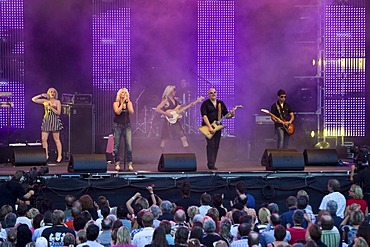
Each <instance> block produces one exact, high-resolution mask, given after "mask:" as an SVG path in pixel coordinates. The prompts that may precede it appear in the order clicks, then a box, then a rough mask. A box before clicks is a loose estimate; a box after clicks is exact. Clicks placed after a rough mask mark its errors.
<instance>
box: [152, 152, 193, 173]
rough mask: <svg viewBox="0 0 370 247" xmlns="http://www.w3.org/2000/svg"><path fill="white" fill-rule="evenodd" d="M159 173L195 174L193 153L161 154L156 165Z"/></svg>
mask: <svg viewBox="0 0 370 247" xmlns="http://www.w3.org/2000/svg"><path fill="white" fill-rule="evenodd" d="M158 171H160V172H195V171H197V160H196V158H195V154H194V153H174V154H162V155H161V158H160V159H159V163H158Z"/></svg>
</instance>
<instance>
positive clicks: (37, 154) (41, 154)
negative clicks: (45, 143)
mask: <svg viewBox="0 0 370 247" xmlns="http://www.w3.org/2000/svg"><path fill="white" fill-rule="evenodd" d="M12 164H13V166H46V154H45V149H43V148H42V147H14V148H13V158H12Z"/></svg>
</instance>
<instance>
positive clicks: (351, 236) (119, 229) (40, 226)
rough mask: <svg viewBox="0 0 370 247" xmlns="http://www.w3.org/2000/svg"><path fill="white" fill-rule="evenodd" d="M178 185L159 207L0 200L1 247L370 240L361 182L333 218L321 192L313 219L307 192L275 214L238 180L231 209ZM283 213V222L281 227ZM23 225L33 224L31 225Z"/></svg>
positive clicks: (324, 244)
mask: <svg viewBox="0 0 370 247" xmlns="http://www.w3.org/2000/svg"><path fill="white" fill-rule="evenodd" d="M327 186H328V191H329V192H330V197H331V196H332V195H331V194H333V193H335V194H336V192H338V193H340V192H339V188H340V186H339V182H337V181H336V180H335V179H334V180H333V179H330V180H329V181H328V183H327ZM348 186H349V185H348ZM347 188H348V187H347ZM180 189H181V193H182V194H181V196H182V199H181V200H178V201H176V199H175V198H165V199H164V200H162V199H160V198H159V197H158V200H156V202H158V203H159V204H158V206H157V204H156V203H152V200H148V199H146V198H144V197H142V196H141V194H140V193H139V192H137V193H135V194H134V196H133V197H132V198H130V199H129V200H128V201H127V202H126V204H125V202H121V205H118V206H117V207H116V206H115V205H109V201H108V198H107V197H105V196H103V195H101V196H99V197H97V198H96V199H97V203H95V202H94V200H93V198H92V197H90V196H89V195H82V196H80V199H78V200H76V198H75V196H73V195H67V196H66V197H64V203H65V208H64V207H63V210H64V211H63V210H58V209H56V210H54V208H53V206H52V205H53V203H55V201H52V200H50V199H47V198H45V199H43V200H42V203H41V204H39V206H38V207H37V208H36V207H31V206H29V205H26V204H22V203H20V204H19V205H18V207H17V210H16V211H15V213H13V209H12V207H10V206H9V205H4V206H3V207H2V208H1V209H0V218H1V223H2V228H1V229H0V242H1V241H2V242H3V243H1V244H0V247H2V246H48V247H49V246H68V247H72V246H79V247H85V246H93V247H94V246H113V247H152V246H163V247H166V246H206V247H208V246H209V247H214V246H219V247H223V246H225V247H226V246H228V247H235V246H248V247H257V246H261V247H270V246H271V247H273V246H275V247H276V246H282V247H285V246H289V245H291V246H295V247H297V246H312V247H316V246H319V247H331V246H333V247H337V246H340V245H342V241H341V239H342V238H343V246H345V245H348V246H350V247H352V246H359V247H362V246H368V244H369V243H368V241H369V240H370V237H369V236H370V227H369V220H368V219H367V218H366V217H365V216H366V215H364V211H365V212H367V211H368V209H367V204H364V202H363V201H361V200H362V199H361V188H360V187H359V186H357V185H352V186H351V187H350V190H349V197H350V198H349V200H348V201H347V205H346V209H345V210H344V216H345V217H344V218H341V217H340V216H338V215H340V214H338V211H339V210H338V203H339V204H340V203H341V202H340V201H338V200H336V199H335V198H330V197H329V198H328V196H325V197H326V199H324V198H323V200H322V203H323V202H326V205H325V208H320V212H319V214H318V215H317V217H316V216H315V215H314V214H313V212H312V210H311V208H312V207H310V206H309V205H308V203H309V201H308V194H307V193H306V192H305V191H303V190H300V191H298V193H297V197H294V196H289V197H288V198H287V200H286V205H287V207H288V210H287V211H286V212H284V213H283V214H281V215H280V214H279V206H278V204H277V203H275V202H270V201H266V202H263V203H261V204H260V206H259V207H256V206H255V207H253V208H249V207H248V205H249V203H248V201H249V199H250V197H249V196H248V193H247V192H246V189H247V188H246V185H245V183H244V182H243V183H238V186H236V190H237V193H238V196H237V197H236V198H235V199H234V204H232V208H231V210H228V209H227V208H225V207H224V206H223V195H222V194H219V193H217V192H215V193H213V194H208V193H207V192H206V193H203V194H201V196H200V205H201V206H198V205H197V202H196V201H192V200H190V199H192V197H191V195H190V185H189V184H188V182H185V183H182V184H181V186H180ZM149 192H153V189H151V190H150V191H149ZM153 193H154V192H153ZM338 196H339V198H340V197H341V196H340V195H338ZM172 200H174V201H176V203H177V206H175V204H173V203H171V201H172ZM191 201H192V202H191ZM189 202H191V203H189ZM350 202H352V203H351V204H349V203H350ZM230 203H231V202H230ZM322 203H321V204H322ZM127 205H128V206H127ZM150 205H151V206H150ZM364 205H366V206H364ZM321 206H322V205H320V207H321ZM255 209H256V210H257V211H258V220H257V218H255V217H256V213H255V212H256V210H255ZM52 210H53V211H52ZM40 212H44V213H40ZM64 212H65V213H66V214H67V215H68V217H67V218H66V217H65V214H64ZM93 215H95V216H94V217H96V218H94V217H93ZM282 218H283V219H284V225H286V226H287V228H285V227H284V225H281V223H282V222H283V221H282ZM315 222H316V223H315ZM27 223H31V227H29V226H27V225H26V224H27ZM99 227H101V231H100V232H99ZM305 227H307V230H306V229H305ZM342 230H343V231H342Z"/></svg>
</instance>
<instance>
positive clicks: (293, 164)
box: [266, 152, 304, 171]
mask: <svg viewBox="0 0 370 247" xmlns="http://www.w3.org/2000/svg"><path fill="white" fill-rule="evenodd" d="M266 170H267V171H303V170H304V159H303V154H302V153H298V152H278V153H276V152H272V153H270V155H269V161H268V164H267V165H266Z"/></svg>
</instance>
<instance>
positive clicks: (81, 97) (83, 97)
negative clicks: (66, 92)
mask: <svg viewBox="0 0 370 247" xmlns="http://www.w3.org/2000/svg"><path fill="white" fill-rule="evenodd" d="M74 103H75V104H86V105H90V104H92V94H75V95H74Z"/></svg>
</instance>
